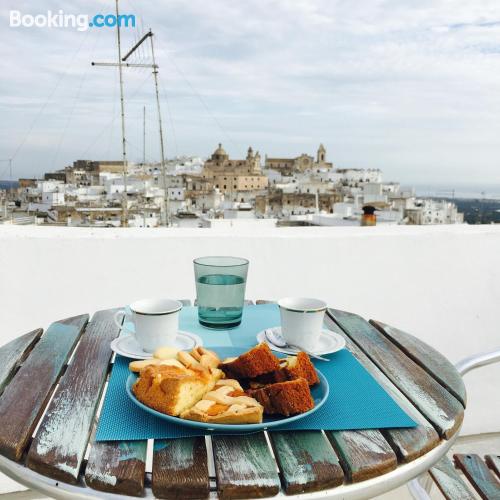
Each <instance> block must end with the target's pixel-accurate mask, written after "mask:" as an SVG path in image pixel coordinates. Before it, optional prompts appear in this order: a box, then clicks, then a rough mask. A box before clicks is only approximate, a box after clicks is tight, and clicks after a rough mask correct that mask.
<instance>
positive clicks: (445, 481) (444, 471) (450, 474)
mask: <svg viewBox="0 0 500 500" xmlns="http://www.w3.org/2000/svg"><path fill="white" fill-rule="evenodd" d="M429 473H430V475H431V476H432V479H434V482H435V483H436V486H437V487H438V488H439V490H440V491H441V493H442V494H443V496H444V497H445V498H446V499H447V500H475V498H476V497H475V496H474V494H473V493H472V492H471V491H470V490H469V488H468V487H467V484H465V481H464V480H463V479H462V478H461V477H460V475H459V474H458V472H457V471H456V470H455V468H454V467H453V464H452V463H451V461H450V459H449V458H448V457H444V458H442V459H441V460H440V461H439V462H438V463H437V464H436V465H435V466H434V467H432V468H431V469H430V470H429Z"/></svg>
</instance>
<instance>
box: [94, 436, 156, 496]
mask: <svg viewBox="0 0 500 500" xmlns="http://www.w3.org/2000/svg"><path fill="white" fill-rule="evenodd" d="M147 444H148V442H147V441H120V442H117V441H113V442H109V443H107V442H99V443H95V442H93V443H92V447H91V448H90V455H89V459H88V462H87V467H86V469H85V482H86V484H87V486H89V487H90V488H92V489H94V490H98V491H103V492H106V493H116V494H119V495H129V496H136V497H141V496H143V494H144V477H145V473H146V451H147Z"/></svg>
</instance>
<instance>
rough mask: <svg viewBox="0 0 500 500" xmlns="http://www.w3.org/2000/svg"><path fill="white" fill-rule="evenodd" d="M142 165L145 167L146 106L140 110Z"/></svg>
mask: <svg viewBox="0 0 500 500" xmlns="http://www.w3.org/2000/svg"><path fill="white" fill-rule="evenodd" d="M142 164H143V165H146V106H143V108H142Z"/></svg>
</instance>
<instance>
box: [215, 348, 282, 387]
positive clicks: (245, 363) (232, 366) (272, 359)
mask: <svg viewBox="0 0 500 500" xmlns="http://www.w3.org/2000/svg"><path fill="white" fill-rule="evenodd" d="M219 368H220V369H221V370H222V371H223V372H224V373H225V374H226V376H227V377H228V378H234V379H246V378H255V377H258V376H259V375H262V374H264V373H269V372H273V371H276V370H279V368H280V363H279V359H278V358H277V357H276V356H275V355H274V354H273V353H272V352H271V349H270V348H269V346H268V345H267V344H265V343H261V344H258V345H257V346H255V347H253V348H252V349H250V350H249V351H248V352H245V353H244V354H241V355H240V356H238V357H237V358H230V359H226V360H225V361H223V362H222V363H221V364H220V365H219Z"/></svg>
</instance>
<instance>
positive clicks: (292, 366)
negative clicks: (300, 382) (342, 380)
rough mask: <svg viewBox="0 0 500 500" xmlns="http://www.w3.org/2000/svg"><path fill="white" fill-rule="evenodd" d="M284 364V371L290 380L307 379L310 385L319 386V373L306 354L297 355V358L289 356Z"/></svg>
mask: <svg viewBox="0 0 500 500" xmlns="http://www.w3.org/2000/svg"><path fill="white" fill-rule="evenodd" d="M284 361H285V363H283V364H282V365H281V366H282V370H283V371H284V372H285V373H286V376H287V379H288V380H293V379H296V378H305V379H306V380H307V383H308V384H309V385H311V386H312V385H316V384H319V378H318V373H317V372H316V368H314V365H313V364H312V362H311V359H310V358H309V356H308V355H307V354H306V353H305V352H299V353H297V356H288V357H287V358H286V359H285V360H284Z"/></svg>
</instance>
